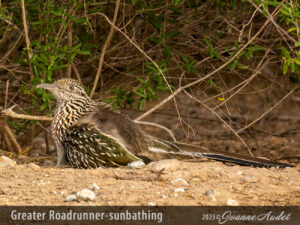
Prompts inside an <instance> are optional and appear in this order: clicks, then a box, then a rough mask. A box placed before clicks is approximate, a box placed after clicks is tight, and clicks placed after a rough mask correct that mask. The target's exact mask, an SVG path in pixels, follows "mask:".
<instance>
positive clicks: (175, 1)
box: [173, 0, 181, 5]
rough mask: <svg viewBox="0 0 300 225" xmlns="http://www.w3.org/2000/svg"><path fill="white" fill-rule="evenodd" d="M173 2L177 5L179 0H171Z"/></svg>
mask: <svg viewBox="0 0 300 225" xmlns="http://www.w3.org/2000/svg"><path fill="white" fill-rule="evenodd" d="M173 2H174V4H175V5H178V4H179V3H180V2H181V0H173Z"/></svg>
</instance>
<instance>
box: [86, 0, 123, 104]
mask: <svg viewBox="0 0 300 225" xmlns="http://www.w3.org/2000/svg"><path fill="white" fill-rule="evenodd" d="M119 6H120V0H117V1H116V7H115V12H114V17H113V21H112V26H111V27H110V30H109V33H108V35H107V38H106V40H105V42H104V45H103V47H102V51H101V54H100V59H99V65H98V69H97V73H96V77H95V80H94V84H93V87H92V90H91V93H90V97H91V98H92V97H93V95H94V93H95V90H96V88H97V85H98V81H99V78H100V76H101V72H102V66H103V61H104V55H105V52H106V49H107V47H108V46H109V44H110V41H111V39H112V36H113V34H114V31H115V29H114V25H115V23H116V21H117V17H118V12H119Z"/></svg>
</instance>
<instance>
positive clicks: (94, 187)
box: [91, 183, 100, 191]
mask: <svg viewBox="0 0 300 225" xmlns="http://www.w3.org/2000/svg"><path fill="white" fill-rule="evenodd" d="M91 189H92V190H93V191H98V190H99V189H100V188H99V186H98V185H97V184H96V183H93V184H92V186H91Z"/></svg>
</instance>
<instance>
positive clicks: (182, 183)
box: [171, 177, 189, 186]
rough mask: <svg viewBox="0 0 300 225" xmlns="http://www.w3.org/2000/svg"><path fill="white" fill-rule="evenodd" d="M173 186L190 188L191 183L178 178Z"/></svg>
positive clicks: (173, 182) (172, 182)
mask: <svg viewBox="0 0 300 225" xmlns="http://www.w3.org/2000/svg"><path fill="white" fill-rule="evenodd" d="M171 184H173V185H180V186H182V185H184V186H188V185H189V183H188V182H187V181H186V180H185V179H183V178H181V177H180V178H177V179H175V180H172V181H171Z"/></svg>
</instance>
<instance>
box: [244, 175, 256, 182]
mask: <svg viewBox="0 0 300 225" xmlns="http://www.w3.org/2000/svg"><path fill="white" fill-rule="evenodd" d="M254 178H255V177H254V176H248V177H244V178H243V180H244V181H246V182H248V181H251V180H253V179H254Z"/></svg>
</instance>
